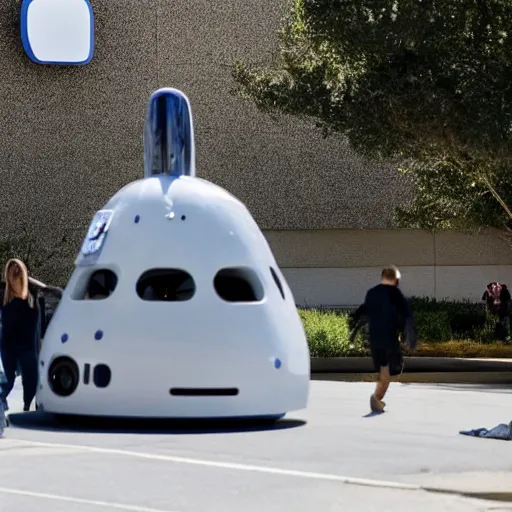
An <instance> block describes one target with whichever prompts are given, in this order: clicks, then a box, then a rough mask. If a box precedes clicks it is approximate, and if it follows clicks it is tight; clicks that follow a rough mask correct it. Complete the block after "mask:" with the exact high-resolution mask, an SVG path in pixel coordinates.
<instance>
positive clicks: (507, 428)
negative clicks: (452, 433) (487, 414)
mask: <svg viewBox="0 0 512 512" xmlns="http://www.w3.org/2000/svg"><path fill="white" fill-rule="evenodd" d="M459 434H462V435H463V436H473V437H484V438H486V439H502V440H504V441H512V421H511V422H510V423H508V424H507V423H500V424H499V425H497V426H496V427H494V428H491V429H490V430H488V429H486V428H477V429H474V430H461V431H460V432H459Z"/></svg>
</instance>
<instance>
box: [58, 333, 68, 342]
mask: <svg viewBox="0 0 512 512" xmlns="http://www.w3.org/2000/svg"><path fill="white" fill-rule="evenodd" d="M68 340H69V336H68V335H67V334H66V333H64V334H63V335H62V336H61V337H60V341H62V343H66V341H68Z"/></svg>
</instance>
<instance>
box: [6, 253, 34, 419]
mask: <svg viewBox="0 0 512 512" xmlns="http://www.w3.org/2000/svg"><path fill="white" fill-rule="evenodd" d="M4 279H5V292H4V300H3V306H2V330H1V340H2V344H1V348H0V356H1V359H2V366H3V368H4V373H5V378H6V382H5V383H4V384H3V385H2V390H1V394H0V399H1V400H6V399H7V397H8V396H9V393H10V392H11V390H12V388H13V386H14V381H15V379H16V369H17V366H18V365H19V367H20V369H21V375H22V383H23V402H24V406H23V410H24V411H29V410H30V405H31V403H32V401H33V399H34V397H35V394H36V390H37V378H38V368H37V359H38V353H37V352H38V349H37V345H36V332H37V321H38V311H37V308H36V307H35V304H34V299H33V297H32V296H31V295H30V294H29V290H28V284H29V278H28V271H27V268H26V266H25V264H24V263H23V262H22V261H21V260H18V259H11V260H9V261H8V262H7V264H6V266H5V273H4Z"/></svg>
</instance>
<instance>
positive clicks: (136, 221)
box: [133, 215, 140, 224]
mask: <svg viewBox="0 0 512 512" xmlns="http://www.w3.org/2000/svg"><path fill="white" fill-rule="evenodd" d="M139 220H140V215H135V219H133V221H134V222H135V224H138V223H139Z"/></svg>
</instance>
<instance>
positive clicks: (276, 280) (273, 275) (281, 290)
mask: <svg viewBox="0 0 512 512" xmlns="http://www.w3.org/2000/svg"><path fill="white" fill-rule="evenodd" d="M270 273H271V274H272V277H273V278H274V282H275V283H276V286H277V287H278V288H279V293H280V294H281V297H283V300H284V289H283V284H282V283H281V280H280V279H279V276H278V275H277V272H276V271H275V270H274V269H273V268H272V267H270Z"/></svg>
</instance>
